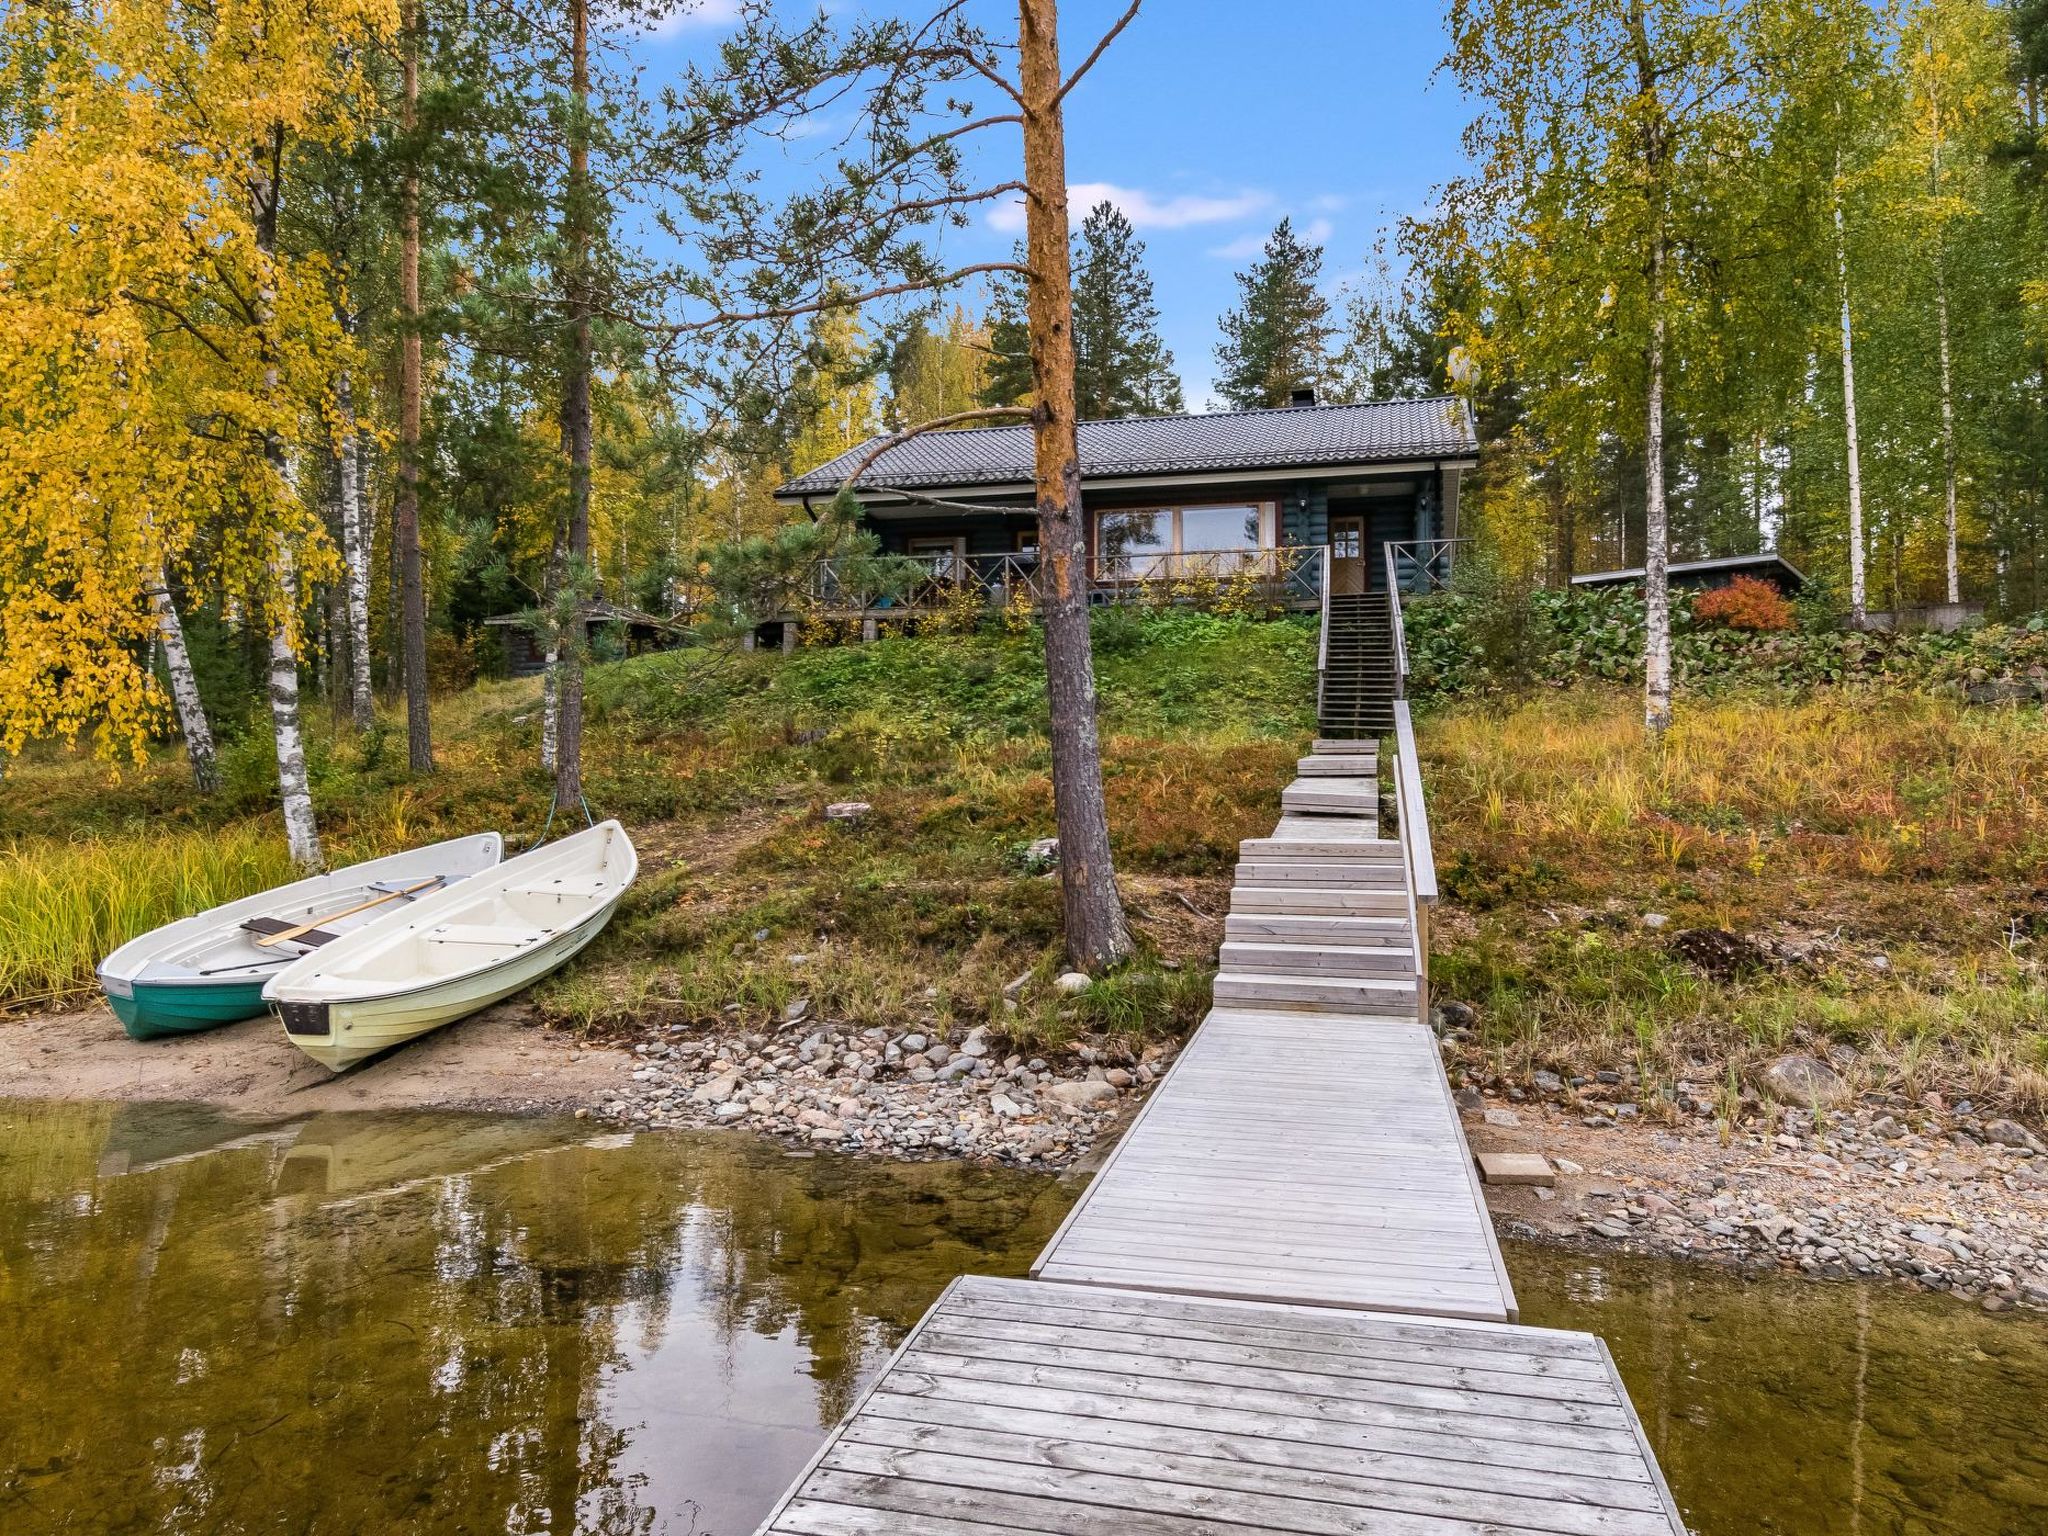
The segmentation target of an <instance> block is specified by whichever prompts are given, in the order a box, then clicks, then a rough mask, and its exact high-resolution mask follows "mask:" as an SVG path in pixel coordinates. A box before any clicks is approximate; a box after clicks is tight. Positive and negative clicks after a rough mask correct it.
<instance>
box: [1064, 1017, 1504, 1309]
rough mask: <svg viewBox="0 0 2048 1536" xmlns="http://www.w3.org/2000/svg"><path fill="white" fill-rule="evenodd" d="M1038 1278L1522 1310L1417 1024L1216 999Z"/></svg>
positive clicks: (1332, 1301) (1432, 1051) (1425, 1035)
mask: <svg viewBox="0 0 2048 1536" xmlns="http://www.w3.org/2000/svg"><path fill="white" fill-rule="evenodd" d="M1032 1273H1033V1274H1034V1275H1036V1276H1037V1277H1038V1278H1039V1279H1042V1280H1063V1281H1073V1282H1078V1283H1083V1284H1091V1285H1126V1286H1129V1285H1142V1286H1145V1287H1148V1288H1150V1289H1154V1290H1162V1291H1178V1292H1187V1293H1190V1294H1194V1295H1202V1296H1236V1297H1250V1298H1262V1299H1265V1300H1270V1301H1297V1302H1312V1303H1322V1304H1325V1305H1334V1306H1351V1307H1364V1308H1369V1309H1372V1310H1377V1311H1387V1312H1421V1313H1429V1314H1433V1315H1436V1316H1443V1317H1471V1318H1485V1319H1490V1320H1492V1321H1495V1322H1509V1321H1512V1320H1513V1319H1514V1317H1515V1300H1514V1293H1513V1291H1512V1290H1511V1289H1510V1287H1509V1285H1508V1277H1507V1271H1506V1269H1505V1268H1504V1267H1503V1266H1502V1264H1501V1259H1500V1250H1499V1248H1498V1247H1497V1246H1496V1244H1495V1242H1494V1237H1493V1225H1492V1223H1491V1222H1490V1221H1489V1220H1488V1219H1487V1215H1486V1206H1485V1202H1484V1200H1483V1198H1482V1197H1481V1195H1480V1191H1479V1185H1478V1181H1477V1179H1476V1178H1475V1177H1474V1176H1473V1173H1472V1161H1471V1158H1470V1156H1469V1155H1468V1154H1467V1152H1466V1149H1465V1138H1464V1133H1463V1131H1462V1130H1461V1129H1460V1127H1459V1125H1458V1117H1457V1114H1456V1112H1455V1110H1454V1109H1453V1107H1452V1105H1451V1099H1450V1090H1449V1088H1448V1086H1447V1085H1446V1084H1445V1082H1444V1076H1443V1070H1442V1068H1441V1067H1440V1066H1439V1065H1438V1059H1437V1045H1436V1041H1435V1039H1434V1038H1433V1037H1432V1036H1431V1034H1430V1032H1429V1030H1428V1028H1427V1027H1426V1026H1424V1025H1421V1024H1394V1023H1374V1024H1370V1025H1366V1026H1364V1027H1361V1026H1360V1024H1359V1023H1358V1022H1357V1021H1356V1020H1352V1019H1342V1018H1330V1017H1327V1016H1323V1015H1318V1014H1300V1013H1293V1014H1289V1013H1240V1012H1235V1011H1226V1010H1224V1009H1221V1008H1219V1009H1217V1010H1216V1011H1215V1012H1213V1013H1211V1014H1210V1015H1209V1017H1208V1020H1207V1021H1206V1022H1205V1023H1204V1024H1203V1025H1202V1027H1201V1030H1200V1031H1199V1032H1198V1033H1197V1034H1196V1035H1195V1037H1194V1039H1193V1040H1192V1041H1191V1042H1190V1043H1189V1045H1188V1047H1187V1049H1186V1050H1185V1051H1184V1052H1183V1053H1182V1055H1181V1059H1180V1061H1179V1063H1178V1064H1177V1065H1176V1066H1175V1067H1174V1069H1173V1071H1172V1072H1171V1073H1170V1074H1169V1075H1168V1077H1167V1080H1166V1082H1165V1083H1164V1084H1163V1085H1161V1086H1160V1088H1159V1089H1158V1090H1157V1091H1156V1092H1155V1093H1154V1094H1153V1096H1152V1098H1151V1100H1150V1101H1149V1102H1148V1103H1147V1104H1146V1106H1145V1108H1144V1109H1143V1111H1141V1112H1140V1114H1139V1116H1138V1118H1137V1120H1136V1121H1135V1122H1134V1123H1133V1124H1132V1126H1131V1128H1130V1130H1129V1131H1128V1132H1127V1133H1126V1134H1125V1136H1124V1138H1123V1140H1122V1142H1121V1143H1119V1144H1118V1146H1117V1149H1116V1151H1115V1152H1113V1153H1112V1154H1111V1155H1110V1158H1109V1161H1108V1162H1107V1163H1106V1164H1104V1166H1103V1169H1102V1171H1101V1172H1100V1173H1099V1174H1097V1175H1096V1176H1095V1180H1094V1182H1093V1183H1092V1184H1090V1185H1089V1187H1088V1192H1087V1194H1086V1195H1084V1196H1083V1197H1082V1200H1081V1202H1080V1204H1078V1205H1077V1206H1075V1207H1074V1209H1073V1211H1072V1212H1071V1213H1070V1214H1069V1215H1068V1217H1067V1221H1066V1224H1065V1225H1064V1226H1062V1227H1061V1228H1060V1230H1059V1231H1058V1233H1056V1234H1055V1235H1054V1237H1053V1240H1052V1242H1051V1243H1050V1245H1048V1247H1047V1248H1046V1250H1045V1253H1044V1254H1043V1255H1042V1256H1041V1257H1040V1258H1039V1261H1038V1264H1037V1266H1036V1267H1035V1268H1034V1269H1033V1270H1032Z"/></svg>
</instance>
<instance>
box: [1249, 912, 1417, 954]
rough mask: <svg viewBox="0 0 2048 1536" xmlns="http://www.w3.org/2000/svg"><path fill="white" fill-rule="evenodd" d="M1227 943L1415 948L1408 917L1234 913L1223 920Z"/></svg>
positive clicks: (1307, 913) (1310, 913) (1305, 913)
mask: <svg viewBox="0 0 2048 1536" xmlns="http://www.w3.org/2000/svg"><path fill="white" fill-rule="evenodd" d="M1223 937H1224V938H1225V939H1245V940H1249V941H1251V942H1253V943H1270V942H1272V941H1273V940H1275V939H1279V940H1282V941H1284V942H1286V943H1289V944H1337V945H1344V946H1357V945H1367V944H1385V945H1389V946H1391V947H1394V948H1398V949H1410V948H1412V947H1413V943H1412V940H1411V937H1410V935H1409V932H1408V917H1407V914H1406V913H1405V912H1404V913H1403V914H1402V915H1401V916H1399V917H1324V916H1319V915H1317V914H1315V913H1312V912H1233V913H1231V914H1230V915H1229V916H1227V917H1225V918H1224V919H1223Z"/></svg>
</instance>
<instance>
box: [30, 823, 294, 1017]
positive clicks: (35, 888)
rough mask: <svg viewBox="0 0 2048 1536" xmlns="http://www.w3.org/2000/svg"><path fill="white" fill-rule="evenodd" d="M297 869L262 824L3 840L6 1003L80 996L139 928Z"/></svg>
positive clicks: (228, 897)
mask: <svg viewBox="0 0 2048 1536" xmlns="http://www.w3.org/2000/svg"><path fill="white" fill-rule="evenodd" d="M292 878H293V874H292V866H291V860H290V858H289V857H288V856H287V854H286V852H285V844H284V839H283V838H282V837H280V836H278V835H277V834H276V833H274V832H272V831H269V830H267V829H263V828H259V827H256V826H240V827H228V828H224V829H220V830H209V831H189V830H187V831H176V832H161V833H139V834H128V835H122V836H117V837H108V838H102V839H94V840H91V841H84V840H81V841H77V842H55V841H42V840H37V841H34V842H26V843H11V844H6V845H0V1006H9V1007H23V1006H30V1005H47V1004H53V1003H61V1002H65V1001H68V1000H71V999H74V998H77V997H80V996H82V995H84V994H86V993H88V992H90V991H91V990H92V987H93V984H94V982H93V968H94V967H95V966H96V965H97V964H98V963H99V961H100V960H101V958H102V957H104V956H105V955H106V954H107V953H108V952H109V951H111V950H113V949H115V948H117V947H118V946H120V945H121V944H123V943H125V942H127V941H128V940H129V939H131V938H133V937H135V935H137V934H139V933H145V932H147V931H148V930H149V929H151V928H155V927H158V926H160V925H161V924H164V923H168V922H171V921H172V920H174V919H176V918H180V917H185V916H187V915H189V914H191V913H193V912H198V911H201V910H203V909H205V908H207V907H211V906H217V905H219V904H220V903H221V902H224V901H233V900H235V899H237V898H238V897H242V896H247V895H250V894H252V893H254V892H256V891H260V890H264V889H267V888H268V887H270V886H273V885H279V884H282V883H284V882H285V881H287V880H290V879H292Z"/></svg>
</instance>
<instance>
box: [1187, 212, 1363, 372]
mask: <svg viewBox="0 0 2048 1536" xmlns="http://www.w3.org/2000/svg"><path fill="white" fill-rule="evenodd" d="M1322 275H1323V248H1322V247H1321V246H1319V245H1309V244H1307V243H1305V242H1304V241H1302V240H1301V239H1300V238H1299V237H1297V236H1296V235H1295V233H1294V224H1293V221H1292V220H1289V219H1282V220H1281V221H1280V224H1279V227H1278V228H1277V229H1275V230H1274V231H1273V234H1272V238H1270V239H1269V240H1267V241H1266V249H1265V251H1264V252H1263V253H1262V254H1261V256H1260V258H1259V259H1258V260H1257V261H1256V262H1254V263H1253V264H1252V267H1251V270H1250V271H1249V272H1240V273H1238V274H1237V287H1238V303H1237V308H1235V309H1233V310H1232V311H1230V313H1228V314H1226V315H1225V316H1224V317H1223V321H1222V325H1223V344H1222V345H1221V346H1219V347H1218V348H1217V349H1216V361H1217V363H1218V364H1219V365H1221V369H1222V372H1221V374H1220V375H1219V376H1218V378H1217V380H1216V392H1217V393H1218V394H1219V395H1221V396H1222V397H1223V399H1224V401H1225V403H1226V404H1228V405H1229V406H1230V407H1231V408H1232V409H1233V410H1240V411H1252V410H1258V409H1260V408H1261V407H1265V406H1276V405H1286V404H1287V403H1288V401H1289V399H1290V398H1291V397H1292V395H1293V394H1294V392H1295V391H1296V390H1298V389H1313V388H1316V387H1318V386H1320V385H1321V384H1322V383H1323V382H1324V379H1325V377H1326V376H1327V374H1328V372H1329V342H1330V337H1331V334H1332V332H1333V329H1334V328H1333V327H1332V325H1331V324H1330V301H1329V299H1327V298H1326V297H1324V295H1323V292H1322V289H1321V288H1320V287H1319V286H1318V284H1319V283H1320V282H1321V280H1322Z"/></svg>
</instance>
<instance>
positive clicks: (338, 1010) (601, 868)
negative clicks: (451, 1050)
mask: <svg viewBox="0 0 2048 1536" xmlns="http://www.w3.org/2000/svg"><path fill="white" fill-rule="evenodd" d="M639 869H640V862H639V858H638V856H637V855H636V854H635V853H634V851H633V844H632V841H631V839H629V838H628V837H627V836H626V829H625V828H624V827H622V826H620V825H619V824H618V823H617V822H616V821H607V822H604V823H602V824H601V825H599V826H595V827H592V828H590V829H589V830H588V831H584V832H578V833H576V834H575V835H574V836H572V837H565V838H563V839H561V841H559V842H554V843H549V844H546V845H545V846H543V847H540V848H536V849H534V850H533V851H532V852H531V853H523V854H521V855H519V857H517V858H514V859H507V860H506V861H505V862H504V863H502V864H500V865H499V866H498V867H497V868H496V869H494V870H492V871H491V872H490V873H489V874H487V875H481V876H478V877H477V878H475V879H472V880H469V881H467V882H465V883H464V884H463V885H461V886H458V887H456V888H455V889H453V890H449V891H444V892H440V893H437V894H435V895H430V896H426V897H423V898H421V899H420V900H418V901H416V902H414V903H413V904H412V905H411V906H410V907H408V908H406V910H405V911H404V912H403V913H397V914H394V915H393V916H392V918H391V919H390V920H389V921H386V922H379V923H375V924H372V925H371V926H369V927H366V928H362V929H359V930H358V931H356V932H354V933H351V934H346V935H344V936H343V937H341V938H339V939H336V940H335V941H334V942H333V943H331V944H328V945H325V946H323V947H322V948H321V949H319V950H316V951H315V952H314V953H312V954H310V955H307V956H306V957H305V958H304V959H303V960H300V961H298V962H296V963H295V964H293V965H290V966H287V967H286V968H285V969H284V970H282V971H280V972H279V973H278V974H277V975H276V976H274V977H272V978H271V980H270V984H269V985H268V986H266V987H265V988H264V989H263V1000H264V1001H265V1002H267V1003H268V1004H270V1006H271V1008H272V1010H273V1011H274V1012H275V1013H276V1014H277V1015H278V1017H279V1018H281V1019H282V1020H283V1021H284V1032H285V1038H286V1039H288V1040H290V1041H291V1043H292V1044H293V1045H296V1046H297V1047H298V1048H299V1049H300V1050H302V1051H304V1052H305V1053H306V1054H307V1055H308V1056H311V1057H312V1058H313V1059H314V1060H315V1061H318V1062H321V1063H323V1064H324V1065H326V1066H329V1067H332V1068H334V1070H335V1071H337V1072H338V1071H341V1070H342V1069H343V1068H345V1067H352V1066H354V1065H355V1064H356V1063H357V1062H359V1061H363V1060H365V1059H366V1058H368V1057H371V1056H374V1055H376V1054H377V1053H378V1052H379V1051H387V1050H389V1049H391V1047H392V1046H394V1045H402V1044H404V1043H405V1042H406V1041H408V1040H414V1039H417V1038H418V1037H419V1036H421V1035H424V1034H426V1033H427V1032H428V1031H429V1030H434V1029H439V1028H440V1027H441V1026H442V1025H443V1024H452V1023H454V1022H455V1020H457V1019H460V1018H465V1017H467V1016H468V1015H470V1014H472V1013H475V1012H476V1011H477V1010H478V1009H480V1008H488V1007H489V1006H490V1005H491V1004H492V1003H495V1002H497V1001H498V1000H499V999H500V998H504V997H509V996H511V995H512V994H513V993H514V992H517V991H519V990H520V989H521V988H523V987H528V986H531V985H532V984H533V983H534V982H536V981H538V980H540V979H541V977H543V976H546V975H547V974H548V973H549V972H551V971H553V970H555V969H556V968H557V967H559V966H561V965H562V964H563V963H564V962H566V961H567V960H568V959H569V958H570V957H571V956H572V955H574V954H575V953H576V952H577V951H578V950H580V949H582V948H583V946H584V945H586V944H588V943H589V942H590V941H591V940H592V939H594V938H596V937H597V936H598V934H599V933H600V932H601V931H602V930H603V928H604V925H605V924H606V923H607V922H609V921H610V920H611V915H612V912H613V910H614V909H616V908H617V906H618V904H619V901H620V898H622V897H623V896H624V895H625V894H626V889H627V887H628V886H630V885H632V883H633V878H634V876H635V875H637V874H638V873H639Z"/></svg>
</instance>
